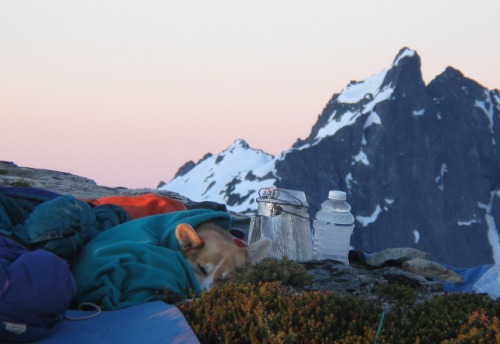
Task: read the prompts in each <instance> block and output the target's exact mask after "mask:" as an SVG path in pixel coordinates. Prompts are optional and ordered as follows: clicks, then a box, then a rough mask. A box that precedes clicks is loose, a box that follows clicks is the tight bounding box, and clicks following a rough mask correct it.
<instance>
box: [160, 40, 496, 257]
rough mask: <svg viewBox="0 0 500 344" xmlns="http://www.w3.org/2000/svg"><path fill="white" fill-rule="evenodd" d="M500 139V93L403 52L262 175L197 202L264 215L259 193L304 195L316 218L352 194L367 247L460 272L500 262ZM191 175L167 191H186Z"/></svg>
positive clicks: (358, 237)
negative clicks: (339, 196)
mask: <svg viewBox="0 0 500 344" xmlns="http://www.w3.org/2000/svg"><path fill="white" fill-rule="evenodd" d="M499 133H500V96H499V92H498V90H487V89H485V88H484V87H482V86H481V85H480V84H479V83H477V82H476V81H474V80H472V79H468V78H466V77H464V75H463V74H462V73H461V72H460V71H458V70H456V69H454V68H452V67H447V68H446V69H445V70H444V71H443V72H442V73H441V74H439V75H438V76H436V77H435V78H434V79H433V80H432V81H431V82H430V83H429V84H428V85H426V84H425V82H424V81H423V78H422V73H421V60H420V56H419V55H418V53H416V52H415V51H413V50H411V49H408V48H403V49H401V50H400V51H399V52H398V54H397V55H396V57H395V58H394V60H393V63H392V64H391V65H390V66H389V68H386V69H384V70H382V71H381V72H379V73H376V74H374V75H372V76H370V77H368V78H366V79H365V80H362V81H357V82H351V83H350V84H349V85H348V86H347V87H346V88H344V89H343V90H342V91H341V92H340V93H336V94H334V95H333V96H332V98H331V99H330V100H329V101H328V102H327V104H326V106H325V107H324V110H323V112H322V113H321V114H320V115H319V117H318V119H317V121H316V123H315V124H314V125H313V126H312V129H311V133H310V134H309V136H308V137H307V138H305V139H304V140H300V139H299V140H297V142H296V143H295V144H294V145H293V146H292V147H291V148H290V149H288V150H285V151H283V152H282V153H281V154H280V155H278V156H276V157H274V158H269V159H268V160H267V161H266V164H260V165H259V164H256V165H254V166H253V167H252V169H251V171H250V170H246V171H244V173H243V171H242V170H240V171H239V172H237V171H233V172H231V173H229V172H228V171H225V172H224V173H225V175H226V176H229V175H234V177H233V178H230V180H226V179H219V178H218V177H217V175H216V174H214V175H212V176H211V178H210V182H211V183H215V184H217V183H220V184H221V185H219V186H218V190H219V191H218V192H216V193H210V192H207V190H208V187H207V186H208V185H207V184H199V185H198V188H199V189H200V190H204V192H201V191H198V195H196V194H189V196H188V197H190V198H192V199H197V197H201V198H202V197H205V196H209V197H211V199H212V200H214V201H217V202H223V203H226V204H227V205H228V207H229V208H230V209H231V208H232V209H234V210H235V211H239V212H247V213H252V212H254V213H255V212H256V208H257V207H256V203H255V199H256V197H257V193H258V190H259V188H261V187H280V188H285V189H293V190H301V191H304V192H305V193H306V196H307V200H308V203H309V204H310V209H309V214H310V216H311V217H312V216H314V214H315V212H316V211H317V210H318V208H319V205H320V204H321V202H322V201H323V200H324V199H326V197H327V195H328V191H329V190H332V189H339V190H344V191H346V192H347V194H348V201H349V203H350V204H351V206H352V209H353V213H354V215H355V217H356V229H355V231H354V234H353V236H352V240H351V244H352V245H353V247H354V248H356V249H360V250H364V251H372V252H373V251H378V250H380V249H383V248H386V247H400V246H402V245H403V246H408V247H414V248H417V249H420V250H423V251H426V252H429V253H430V254H431V257H434V259H437V260H439V261H442V262H444V263H447V264H450V265H454V266H463V265H464V264H474V265H479V264H486V263H492V262H494V261H496V262H497V263H500V244H499V243H498V240H496V239H495V233H496V235H497V236H498V230H497V228H499V227H500V226H497V225H496V222H495V221H496V219H499V218H500V205H499V203H500V195H499V193H500V191H499V189H500V183H499V177H498V175H500V150H498V148H497V146H496V142H498V140H499V137H498V136H499V135H500V134H499ZM247 149H251V148H250V147H249V148H247ZM243 160H244V159H243V158H241V161H243ZM197 167H198V166H194V167H193V169H192V170H191V172H190V173H188V175H189V174H191V177H192V178H193V176H194V175H195V174H196V173H200V169H198V168H197ZM215 167H216V166H215V165H214V166H213V168H212V172H213V171H214V168H215ZM219 167H220V166H219ZM205 168H208V167H207V166H206V167H205ZM208 169H210V168H208ZM254 170H258V171H259V172H257V173H254ZM250 172H252V174H253V177H252V178H245V177H246V176H248V175H249V173H250ZM188 175H184V176H183V178H184V179H183V180H184V182H183V183H179V182H178V181H179V180H177V184H173V183H172V182H170V183H167V184H166V185H164V186H163V187H162V188H163V189H165V190H171V191H176V192H181V191H183V190H184V189H186V188H187V187H189V181H188V178H187V176H188ZM205 177H206V176H205ZM198 178H201V177H198ZM175 180H176V178H174V181H175ZM215 184H212V186H211V188H214V185H215ZM174 186H175V187H174ZM217 197H219V198H217ZM200 200H202V199H200ZM488 216H491V217H492V218H493V222H492V221H490V220H489V218H488ZM491 223H493V224H491ZM464 224H466V225H464ZM446 241H448V242H446ZM445 242H446V243H445Z"/></svg>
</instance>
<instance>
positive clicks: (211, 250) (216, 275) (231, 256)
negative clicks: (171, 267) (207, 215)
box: [175, 222, 271, 290]
mask: <svg viewBox="0 0 500 344" xmlns="http://www.w3.org/2000/svg"><path fill="white" fill-rule="evenodd" d="M175 236H176V238H177V241H178V242H179V245H180V247H181V251H182V253H183V255H184V257H185V258H186V260H187V261H188V263H189V265H190V266H191V268H192V269H193V271H194V273H195V275H196V277H197V278H198V282H199V284H200V288H201V289H202V290H209V289H210V288H211V287H212V285H213V284H214V283H215V282H217V281H218V280H220V279H222V278H228V277H230V276H231V274H232V272H234V270H235V269H236V268H238V267H242V266H243V265H244V264H245V263H252V264H253V263H256V262H258V261H260V260H262V259H264V258H265V257H267V255H268V254H269V251H270V250H271V240H269V239H261V240H259V241H257V242H255V243H253V244H251V245H250V246H248V247H239V246H238V245H237V244H236V243H235V242H234V240H233V238H232V236H231V234H229V232H228V231H227V230H225V229H224V228H221V227H220V226H218V225H216V224H214V223H211V222H204V223H202V224H201V225H199V226H197V228H196V230H195V229H194V228H193V227H191V226H190V225H188V224H186V223H181V224H179V225H178V226H177V227H176V230H175Z"/></svg>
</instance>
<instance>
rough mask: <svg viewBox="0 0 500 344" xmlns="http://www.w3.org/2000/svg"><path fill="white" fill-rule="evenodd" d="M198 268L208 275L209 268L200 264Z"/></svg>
mask: <svg viewBox="0 0 500 344" xmlns="http://www.w3.org/2000/svg"><path fill="white" fill-rule="evenodd" d="M198 269H199V270H200V272H201V273H202V274H204V275H208V273H207V269H205V267H203V266H202V265H200V264H198Z"/></svg>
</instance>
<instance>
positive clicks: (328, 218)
mask: <svg viewBox="0 0 500 344" xmlns="http://www.w3.org/2000/svg"><path fill="white" fill-rule="evenodd" d="M345 200H346V193H345V192H343V191H333V190H332V191H330V192H329V193H328V199H327V200H326V201H324V202H323V203H322V204H321V209H320V210H319V211H318V212H317V213H316V218H315V220H314V221H313V228H314V246H313V258H314V259H315V260H323V259H333V260H337V261H340V262H342V263H344V264H347V265H348V264H349V248H350V240H351V234H352V231H353V230H354V216H352V214H351V206H350V205H349V204H347V202H346V201H345Z"/></svg>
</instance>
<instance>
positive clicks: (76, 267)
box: [0, 187, 231, 342]
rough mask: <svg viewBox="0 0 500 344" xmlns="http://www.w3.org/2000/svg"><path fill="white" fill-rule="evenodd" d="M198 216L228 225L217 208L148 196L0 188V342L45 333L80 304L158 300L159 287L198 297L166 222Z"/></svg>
mask: <svg viewBox="0 0 500 344" xmlns="http://www.w3.org/2000/svg"><path fill="white" fill-rule="evenodd" d="M208 220H210V221H215V222H217V223H218V224H219V225H221V226H223V227H224V228H227V229H229V226H230V224H231V218H230V215H229V214H228V213H227V212H224V211H214V210H211V209H191V210H188V209H187V208H186V206H185V205H184V204H183V203H181V202H179V201H176V200H173V199H170V198H168V197H164V196H161V195H156V194H145V195H141V196H116V197H106V198H102V199H96V200H83V199H76V198H75V197H73V196H71V195H59V194H56V193H52V192H47V191H44V190H40V189H33V188H14V187H5V188H0V342H31V341H36V340H41V339H44V338H48V337H49V336H52V335H53V334H54V333H55V332H57V331H58V330H59V328H60V327H61V324H62V323H63V320H64V319H65V314H66V312H67V310H68V309H69V308H76V307H77V306H78V305H79V304H81V303H90V304H94V305H96V306H97V307H98V308H99V309H102V310H104V311H107V310H108V311H110V310H118V309H124V308H128V307H131V306H136V305H141V304H144V303H146V302H152V301H158V300H161V299H162V298H163V297H164V292H165V290H166V289H168V291H169V292H171V293H174V294H177V295H180V296H184V297H186V298H187V297H189V296H190V295H192V294H191V293H196V294H199V293H200V287H199V285H198V282H197V279H196V277H195V275H194V273H193V272H192V270H191V269H190V267H189V265H188V263H187V262H186V260H185V259H184V257H183V255H182V254H181V252H180V248H179V245H178V243H177V240H176V238H175V227H176V226H177V224H179V223H181V222H182V223H189V224H191V225H192V226H196V225H198V224H200V223H202V222H205V221H208ZM166 306H167V305H166ZM156 307H157V306H156Z"/></svg>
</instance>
